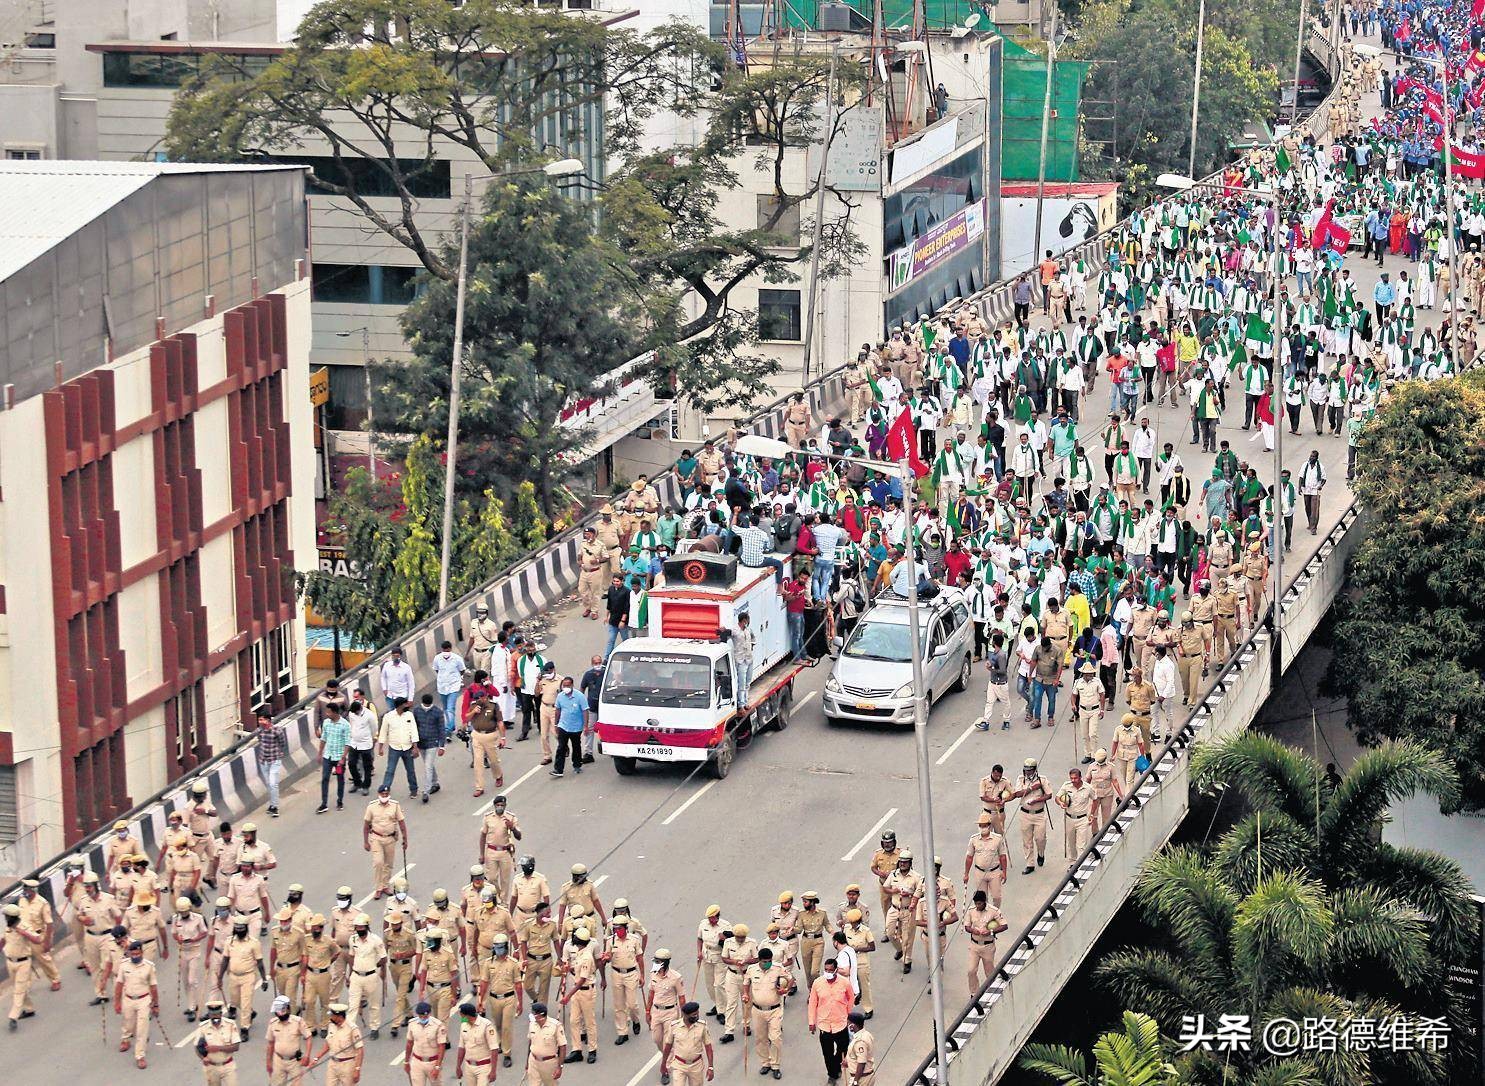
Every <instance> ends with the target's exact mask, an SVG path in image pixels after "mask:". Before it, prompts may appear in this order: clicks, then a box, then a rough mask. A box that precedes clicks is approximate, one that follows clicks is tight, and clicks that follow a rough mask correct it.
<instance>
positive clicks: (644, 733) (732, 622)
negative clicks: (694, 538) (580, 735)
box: [597, 554, 804, 779]
mask: <svg viewBox="0 0 1485 1086" xmlns="http://www.w3.org/2000/svg"><path fill="white" fill-rule="evenodd" d="M743 614H746V615H748V618H749V623H750V626H751V628H752V631H753V636H754V649H753V670H752V675H751V678H750V681H749V683H748V692H747V697H746V704H739V698H738V692H737V690H736V689H735V687H736V684H737V665H736V661H735V659H734V651H733V643H732V639H731V635H732V634H733V633H735V632H736V631H737V630H738V628H739V627H738V617H739V616H740V615H743ZM647 621H648V626H647V629H646V633H645V634H644V635H643V636H636V637H631V638H629V639H628V640H627V641H623V642H620V643H619V645H617V646H616V647H615V648H614V652H613V655H612V656H610V657H609V661H608V667H607V668H606V669H605V671H604V677H603V688H602V691H601V692H600V694H599V708H598V714H597V715H598V739H599V742H600V743H601V745H602V746H601V749H602V751H603V753H604V754H606V755H608V756H609V757H611V758H613V760H614V768H615V769H616V770H617V771H618V772H619V774H620V775H621V776H628V775H629V774H631V773H633V772H634V770H635V768H636V766H637V765H638V763H639V762H640V761H641V760H643V761H648V762H709V763H710V769H711V772H712V774H713V776H715V777H717V778H719V779H720V778H723V777H726V776H727V774H728V773H729V772H730V771H731V769H732V762H733V760H734V759H735V758H736V757H737V752H738V751H739V750H741V749H743V748H745V747H747V746H748V745H749V744H750V743H751V742H752V741H753V739H754V738H755V737H756V736H757V735H759V734H760V733H761V732H763V731H766V730H767V729H769V728H775V729H777V730H779V731H782V730H783V729H785V728H787V727H788V726H789V711H790V706H791V703H792V702H793V700H794V678H795V676H796V675H798V674H799V672H800V670H801V669H802V668H803V667H804V665H803V664H798V663H795V662H793V659H792V653H791V652H790V645H789V624H788V619H787V616H786V614H785V609H784V600H783V597H782V596H781V595H780V594H779V590H778V586H777V585H776V584H775V583H774V573H773V570H772V569H771V568H768V567H761V568H751V567H748V566H742V565H739V564H738V562H737V559H736V558H734V557H731V556H720V555H713V554H692V555H680V556H679V557H676V558H672V559H670V560H669V561H668V562H667V563H666V566H665V583H664V584H663V585H662V586H660V587H657V588H652V589H651V590H650V593H649V602H648V615H647Z"/></svg>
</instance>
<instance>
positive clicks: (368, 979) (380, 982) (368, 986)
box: [347, 913, 387, 1041]
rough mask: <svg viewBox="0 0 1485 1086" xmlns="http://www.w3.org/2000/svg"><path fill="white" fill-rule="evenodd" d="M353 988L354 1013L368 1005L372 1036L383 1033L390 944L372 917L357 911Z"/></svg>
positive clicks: (352, 956)
mask: <svg viewBox="0 0 1485 1086" xmlns="http://www.w3.org/2000/svg"><path fill="white" fill-rule="evenodd" d="M347 952H348V954H349V956H350V978H349V979H350V990H349V997H348V999H347V1002H348V1003H349V1004H350V1006H351V1017H352V1018H355V1017H357V1016H359V1015H360V1013H361V1007H362V1006H363V1005H364V1006H365V1007H366V1018H367V1024H368V1025H369V1026H370V1027H371V1039H372V1040H373V1041H374V1040H376V1039H377V1038H378V1037H380V1036H381V1035H382V1000H383V999H384V998H385V996H384V992H385V991H386V984H387V948H386V945H385V944H384V943H383V942H382V937H381V936H380V935H376V934H374V933H373V932H372V930H371V917H369V916H367V915H366V914H365V913H357V914H356V929H355V931H353V932H352V933H351V939H350V946H349V947H348V948H347Z"/></svg>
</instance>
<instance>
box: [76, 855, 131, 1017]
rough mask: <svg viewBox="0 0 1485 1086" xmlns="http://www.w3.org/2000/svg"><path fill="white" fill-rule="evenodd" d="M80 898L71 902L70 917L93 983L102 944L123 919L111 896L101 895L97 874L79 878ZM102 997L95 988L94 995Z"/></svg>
mask: <svg viewBox="0 0 1485 1086" xmlns="http://www.w3.org/2000/svg"><path fill="white" fill-rule="evenodd" d="M81 886H82V894H81V896H79V897H77V898H76V899H74V901H73V904H72V915H73V917H74V919H75V920H76V921H77V927H78V930H79V931H81V932H82V962H83V967H84V968H85V969H86V970H87V971H88V973H89V974H90V975H91V976H92V977H93V978H94V980H95V981H96V979H97V977H98V971H99V969H100V968H101V967H102V964H103V951H104V943H105V942H106V941H107V940H108V939H110V938H111V937H112V931H113V926H114V925H115V924H117V923H118V922H119V918H120V917H122V916H123V913H122V911H120V909H119V907H118V903H117V902H116V901H115V900H114V896H113V895H112V894H106V893H104V892H103V887H102V880H101V879H99V877H98V875H97V873H96V872H93V871H89V872H88V873H87V874H85V875H83V876H82V881H81ZM102 994H103V993H102V992H101V991H99V990H98V989H97V987H96V984H95V987H94V995H102Z"/></svg>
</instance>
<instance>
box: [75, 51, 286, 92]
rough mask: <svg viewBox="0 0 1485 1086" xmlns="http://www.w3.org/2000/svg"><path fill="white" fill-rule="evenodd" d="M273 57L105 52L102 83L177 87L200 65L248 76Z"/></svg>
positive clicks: (198, 70) (192, 75) (255, 73)
mask: <svg viewBox="0 0 1485 1086" xmlns="http://www.w3.org/2000/svg"><path fill="white" fill-rule="evenodd" d="M273 59H274V58H273V57H271V56H247V55H243V54H237V53H230V54H228V53H211V54H207V55H206V59H205V60H203V59H202V54H200V53H182V52H178V51H176V50H170V51H169V52H163V53H104V54H103V85H104V86H105V87H180V86H184V85H185V84H186V83H189V82H190V81H191V80H192V79H194V78H196V75H197V74H198V73H199V72H200V71H201V70H202V68H203V67H206V68H208V70H212V69H215V70H217V71H220V72H222V73H224V74H225V73H227V72H235V71H242V72H243V73H244V74H245V75H247V76H248V77H249V78H251V77H253V76H256V75H258V74H259V73H260V72H262V71H264V70H265V69H266V68H267V67H268V65H269V64H271V63H272V62H273Z"/></svg>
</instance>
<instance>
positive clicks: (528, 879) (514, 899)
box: [506, 856, 552, 1002]
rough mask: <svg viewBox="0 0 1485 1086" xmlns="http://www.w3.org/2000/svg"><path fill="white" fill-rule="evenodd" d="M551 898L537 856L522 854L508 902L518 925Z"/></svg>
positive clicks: (549, 886)
mask: <svg viewBox="0 0 1485 1086" xmlns="http://www.w3.org/2000/svg"><path fill="white" fill-rule="evenodd" d="M551 900H552V887H551V885H550V884H549V883H548V882H547V877H546V876H545V875H543V874H542V873H541V872H539V871H537V870H536V857H534V856H522V857H521V873H520V874H519V875H517V876H516V877H515V879H514V881H513V882H512V883H511V888H510V899H509V900H508V901H507V902H506V908H508V909H510V914H511V916H512V917H513V918H514V919H515V921H516V924H517V926H519V925H520V924H522V923H524V922H525V921H527V920H529V919H531V917H533V916H535V915H536V908H537V906H538V905H539V904H542V903H544V902H550V901H551ZM543 1002H545V1001H543Z"/></svg>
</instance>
